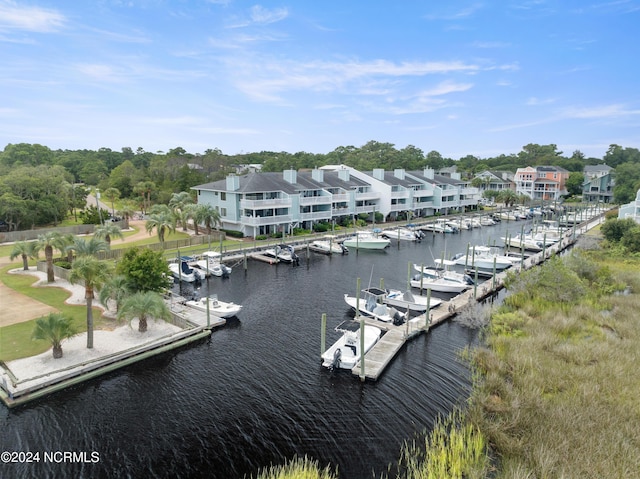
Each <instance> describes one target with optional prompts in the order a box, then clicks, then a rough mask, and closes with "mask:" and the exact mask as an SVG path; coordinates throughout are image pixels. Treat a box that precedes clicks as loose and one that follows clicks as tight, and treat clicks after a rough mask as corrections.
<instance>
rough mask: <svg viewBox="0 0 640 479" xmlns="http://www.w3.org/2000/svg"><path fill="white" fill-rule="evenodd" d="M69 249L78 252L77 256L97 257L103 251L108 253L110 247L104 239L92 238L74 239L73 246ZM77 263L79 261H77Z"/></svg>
mask: <svg viewBox="0 0 640 479" xmlns="http://www.w3.org/2000/svg"><path fill="white" fill-rule="evenodd" d="M68 249H70V250H73V251H75V252H76V256H77V257H78V258H79V257H80V256H96V255H97V254H98V253H100V252H101V251H108V250H109V245H108V244H107V242H106V241H105V240H103V239H100V238H96V237H95V236H92V237H91V238H89V239H84V238H74V240H73V244H72V245H70V246H68ZM76 261H77V260H76Z"/></svg>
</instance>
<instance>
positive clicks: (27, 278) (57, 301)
mask: <svg viewBox="0 0 640 479" xmlns="http://www.w3.org/2000/svg"><path fill="white" fill-rule="evenodd" d="M13 268H15V266H13V265H12V266H6V267H4V268H2V270H0V278H1V279H2V282H3V283H4V284H5V285H6V286H8V287H9V288H11V289H14V290H16V291H17V292H19V293H22V294H24V295H25V296H29V297H30V298H33V299H36V300H38V301H40V302H42V303H44V304H47V305H49V306H51V307H53V308H56V309H57V310H58V311H60V312H61V313H63V314H65V315H66V316H68V317H70V318H71V320H72V324H73V326H74V327H75V329H76V330H77V331H78V333H84V332H86V330H87V308H86V306H74V305H69V304H66V303H65V300H66V299H67V298H69V296H70V293H69V292H68V291H67V290H66V289H64V288H55V287H50V286H47V287H42V288H40V287H37V288H34V287H33V286H32V285H33V283H35V282H36V281H37V280H38V278H36V277H35V276H32V275H21V274H20V275H18V274H8V273H7V271H8V270H9V269H13ZM101 315H102V311H101V310H100V309H99V308H93V317H94V327H95V328H96V329H99V328H101V327H106V326H110V325H111V324H112V321H111V320H108V319H104V318H101ZM36 319H37V318H36ZM36 319H32V320H30V321H24V322H22V323H17V324H12V325H9V326H4V327H2V328H0V360H2V361H11V360H13V359H18V358H24V357H28V356H33V355H36V354H40V353H43V352H45V351H47V350H48V349H50V348H51V345H50V344H49V343H47V342H46V341H32V340H31V333H32V331H33V329H34V327H35V322H36Z"/></svg>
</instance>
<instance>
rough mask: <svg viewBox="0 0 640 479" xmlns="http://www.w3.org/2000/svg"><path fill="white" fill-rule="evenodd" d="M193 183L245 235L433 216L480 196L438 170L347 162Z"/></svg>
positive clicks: (461, 207)
mask: <svg viewBox="0 0 640 479" xmlns="http://www.w3.org/2000/svg"><path fill="white" fill-rule="evenodd" d="M192 189H193V190H195V191H196V192H197V201H198V203H204V204H210V205H212V206H213V207H214V208H216V209H217V210H218V212H219V213H220V217H221V221H222V228H224V229H229V230H235V231H241V232H242V233H243V234H244V235H245V236H257V235H266V234H272V233H279V232H282V231H285V232H287V233H289V232H290V231H291V230H292V229H293V228H296V227H300V228H306V229H309V228H311V227H312V226H313V224H314V223H317V222H323V221H326V222H331V221H336V222H339V221H340V220H341V219H343V218H344V217H349V218H353V217H356V216H358V215H361V214H367V215H368V216H369V217H373V215H374V214H375V213H380V214H382V217H383V218H384V220H386V219H387V218H389V219H395V218H398V217H405V218H406V217H416V216H430V215H433V214H434V213H435V212H437V211H440V212H443V213H448V212H450V211H454V210H465V209H470V208H474V207H476V206H477V204H478V200H479V192H478V189H477V188H471V187H470V186H469V185H468V184H466V183H465V182H462V181H460V180H459V179H452V178H444V177H439V176H438V175H434V173H433V170H429V169H426V170H423V171H405V170H404V169H396V170H394V171H392V172H389V171H385V170H383V169H374V170H373V171H370V172H361V171H358V170H356V169H354V168H351V167H348V166H344V165H336V166H324V167H322V168H320V169H314V170H311V171H296V170H285V171H283V172H282V173H269V172H251V173H248V174H246V175H242V176H239V175H229V176H228V177H227V178H226V179H225V180H220V181H216V182H213V183H207V184H203V185H198V186H194V187H193V188H192Z"/></svg>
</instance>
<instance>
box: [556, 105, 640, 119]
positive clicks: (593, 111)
mask: <svg viewBox="0 0 640 479" xmlns="http://www.w3.org/2000/svg"><path fill="white" fill-rule="evenodd" d="M562 115H563V116H564V117H565V118H584V119H594V118H620V117H624V116H633V115H640V110H633V109H629V108H627V107H626V106H624V105H621V104H613V105H603V106H595V107H582V108H576V107H570V108H566V109H564V110H563V111H562Z"/></svg>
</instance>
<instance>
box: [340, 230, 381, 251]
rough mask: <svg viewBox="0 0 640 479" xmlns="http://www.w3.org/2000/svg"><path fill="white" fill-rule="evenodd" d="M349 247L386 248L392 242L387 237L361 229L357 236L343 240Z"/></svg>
mask: <svg viewBox="0 0 640 479" xmlns="http://www.w3.org/2000/svg"><path fill="white" fill-rule="evenodd" d="M342 244H343V245H345V246H346V247H348V248H356V249H378V250H380V249H385V248H386V247H387V246H389V245H390V244H391V241H389V240H388V239H386V238H381V237H380V236H377V235H376V234H374V233H373V232H369V231H360V232H358V233H357V234H356V235H355V236H352V237H351V238H347V239H346V240H344V241H343V242H342Z"/></svg>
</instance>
